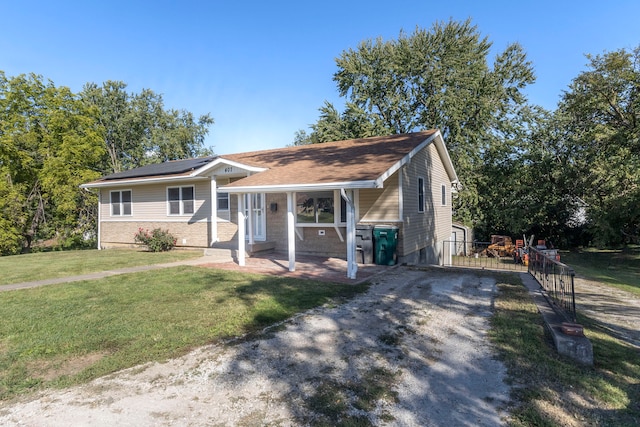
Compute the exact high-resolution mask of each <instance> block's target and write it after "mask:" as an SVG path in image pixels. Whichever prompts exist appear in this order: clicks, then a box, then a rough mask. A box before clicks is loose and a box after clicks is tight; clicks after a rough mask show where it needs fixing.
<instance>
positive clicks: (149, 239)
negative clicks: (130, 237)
mask: <svg viewBox="0 0 640 427" xmlns="http://www.w3.org/2000/svg"><path fill="white" fill-rule="evenodd" d="M134 240H135V242H136V243H142V244H143V245H146V246H147V248H148V249H149V250H150V251H151V252H165V251H170V250H171V249H173V247H174V246H175V245H176V238H175V237H173V236H172V235H171V234H170V233H169V231H168V230H162V229H160V228H155V229H154V230H153V231H151V232H149V230H145V229H142V228H139V229H138V232H137V233H136V235H135V236H134Z"/></svg>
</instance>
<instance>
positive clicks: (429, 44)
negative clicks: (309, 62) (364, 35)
mask: <svg viewBox="0 0 640 427" xmlns="http://www.w3.org/2000/svg"><path fill="white" fill-rule="evenodd" d="M491 49H492V43H491V41H489V40H488V38H487V37H483V36H482V35H481V34H480V33H479V31H478V29H477V28H476V27H475V26H474V25H472V23H471V21H470V20H467V21H464V22H456V21H449V22H446V23H436V24H434V25H433V26H432V27H431V28H430V29H429V30H424V29H421V28H416V29H415V31H414V32H413V33H411V34H406V33H404V32H401V33H400V35H399V37H398V38H397V39H395V40H383V39H380V38H379V39H376V40H366V41H363V42H361V43H360V44H358V46H357V47H356V48H350V49H347V50H345V51H344V52H342V54H341V55H340V56H339V57H338V58H337V59H336V65H337V71H336V73H335V74H334V76H333V79H334V81H335V82H336V85H337V90H338V93H339V94H340V96H342V97H343V98H344V100H345V103H344V105H345V108H344V110H343V111H342V112H340V111H339V110H338V109H337V108H336V107H335V106H334V105H333V104H331V103H328V102H326V103H325V104H324V105H323V106H321V107H320V109H319V112H320V116H319V118H318V120H317V122H316V123H314V124H313V125H311V127H310V128H311V131H310V132H307V131H305V130H299V131H298V132H297V133H296V135H295V139H294V142H293V143H294V145H301V144H309V143H321V142H326V141H332V140H339V139H350V138H359V137H367V136H373V135H383V134H392V133H405V132H412V131H417V130H423V129H430V128H438V129H440V130H441V132H442V134H443V136H444V138H445V142H446V144H447V146H448V148H449V151H450V155H451V158H452V160H453V163H454V165H455V167H456V170H457V172H458V176H459V178H460V181H461V183H462V189H461V191H459V196H458V198H457V199H456V200H454V218H455V219H456V220H458V221H460V222H463V223H465V224H467V225H471V226H474V227H475V229H476V231H477V236H478V237H479V238H488V237H489V234H493V233H499V234H502V233H505V234H512V235H521V234H531V233H534V234H536V235H538V236H540V237H546V238H549V239H552V240H553V241H555V242H558V243H560V244H579V243H588V242H589V241H593V242H594V243H599V244H619V243H625V242H632V241H633V242H638V241H639V240H640V187H639V185H638V184H639V183H640V143H639V142H638V141H640V138H639V131H638V129H639V126H638V123H640V120H639V114H640V101H639V100H638V93H639V90H640V48H638V49H635V50H634V51H632V52H628V51H626V50H624V49H623V50H619V51H615V52H610V53H605V54H603V55H598V56H590V55H588V56H587V58H588V60H589V64H588V68H589V69H588V70H587V71H585V72H583V73H581V74H580V75H579V76H577V77H576V78H575V79H574V80H573V82H572V83H571V85H570V86H569V88H568V90H567V91H566V92H565V93H564V95H563V97H562V101H561V102H560V104H559V106H558V109H557V110H556V111H552V112H549V111H545V110H544V109H543V108H541V107H538V106H535V105H531V104H530V103H529V102H528V100H527V99H526V96H525V94H524V90H525V89H526V88H527V86H528V85H530V84H532V83H534V81H535V77H534V71H533V65H532V64H531V63H530V62H529V61H528V60H527V57H526V54H525V52H524V50H523V49H522V47H521V46H520V45H518V44H517V43H513V44H509V45H508V46H507V47H506V48H505V49H504V50H503V51H501V52H498V53H497V54H496V55H495V57H493V58H490V53H491Z"/></svg>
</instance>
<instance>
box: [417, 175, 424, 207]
mask: <svg viewBox="0 0 640 427" xmlns="http://www.w3.org/2000/svg"><path fill="white" fill-rule="evenodd" d="M418 212H424V178H422V177H420V178H418Z"/></svg>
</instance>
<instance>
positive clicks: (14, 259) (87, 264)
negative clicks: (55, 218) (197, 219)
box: [0, 249, 202, 285]
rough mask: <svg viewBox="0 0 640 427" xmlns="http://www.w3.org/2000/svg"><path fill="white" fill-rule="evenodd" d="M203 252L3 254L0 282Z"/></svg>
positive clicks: (158, 261)
mask: <svg viewBox="0 0 640 427" xmlns="http://www.w3.org/2000/svg"><path fill="white" fill-rule="evenodd" d="M199 256H202V251H176V250H173V251H169V252H157V253H154V252H146V251H143V250H132V249H107V250H102V251H99V250H97V249H94V250H84V251H63V252H38V253H33V254H24V255H12V256H3V257H0V271H2V275H0V285H9V284H12V283H22V282H31V281H34V280H43V279H54V278H58V277H66V276H75V275H80V274H87V273H94V272H96V271H104V270H113V269H117V268H126V267H135V266H139V265H149V264H161V263H165V262H173V261H180V260H183V259H190V258H197V257H199Z"/></svg>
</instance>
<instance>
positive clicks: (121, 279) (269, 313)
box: [0, 266, 366, 399]
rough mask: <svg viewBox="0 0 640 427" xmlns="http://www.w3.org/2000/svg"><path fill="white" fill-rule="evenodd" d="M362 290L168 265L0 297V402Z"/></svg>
mask: <svg viewBox="0 0 640 427" xmlns="http://www.w3.org/2000/svg"><path fill="white" fill-rule="evenodd" d="M365 288H366V285H360V286H354V285H339V284H329V283H321V282H315V281H310V280H299V279H291V278H282V277H272V276H261V275H251V274H240V273H237V272H228V271H222V270H214V269H209V268H199V267H186V266H185V267H176V268H167V269H163V270H154V271H148V272H143V273H133V274H126V275H120V276H112V277H109V278H105V279H101V280H93V281H84V282H75V283H67V284H62V285H50V286H45V287H40V288H33V289H27V290H20V291H11V292H2V293H0V319H2V322H0V399H10V398H12V397H15V396H17V395H20V394H24V393H29V392H30V391H33V390H35V389H40V388H43V387H61V386H68V385H72V384H77V383H81V382H85V381H88V380H90V379H93V378H96V377H99V376H102V375H105V374H108V373H110V372H114V371H117V370H120V369H123V368H127V367H132V366H135V365H138V364H141V363H145V362H148V361H154V360H164V359H167V358H170V357H175V356H178V355H181V354H184V353H186V352H187V351H188V350H190V349H192V348H194V347H197V346H201V345H204V344H207V343H212V342H217V341H220V340H223V339H226V338H230V337H237V336H241V335H243V334H246V333H251V332H254V331H259V330H262V329H263V328H264V327H266V326H268V325H271V324H273V323H274V322H278V321H281V320H283V319H286V318H288V317H290V316H291V315H293V314H295V313H296V312H299V311H302V310H306V309H309V308H312V307H315V306H318V305H322V304H324V303H327V302H330V301H333V300H335V299H340V298H347V297H351V296H353V295H354V294H356V293H358V292H361V291H363V290H364V289H365Z"/></svg>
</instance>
